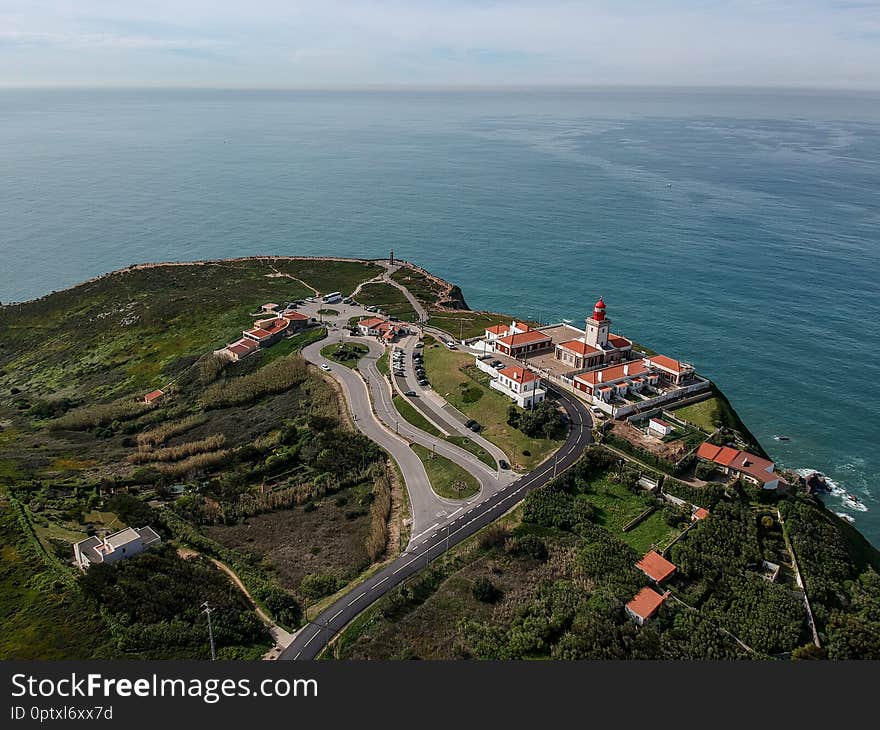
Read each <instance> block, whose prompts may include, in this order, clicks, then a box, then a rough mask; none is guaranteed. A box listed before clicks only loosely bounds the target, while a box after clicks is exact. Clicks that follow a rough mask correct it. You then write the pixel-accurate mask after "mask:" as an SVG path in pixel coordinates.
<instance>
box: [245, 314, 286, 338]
mask: <svg viewBox="0 0 880 730" xmlns="http://www.w3.org/2000/svg"><path fill="white" fill-rule="evenodd" d="M289 324H290V322H288V321H287V320H286V319H284V317H273V318H272V319H261V320H259V321H258V322H254V329H261V330H264V331H265V332H268V333H269V334H271V335H274V334H275V333H276V332H280V331H281V330H283V329H286V328H287V327H288V325H289Z"/></svg>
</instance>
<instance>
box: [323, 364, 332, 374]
mask: <svg viewBox="0 0 880 730" xmlns="http://www.w3.org/2000/svg"><path fill="white" fill-rule="evenodd" d="M321 370H323V371H324V372H325V373H329V372H330V366H329V365H321Z"/></svg>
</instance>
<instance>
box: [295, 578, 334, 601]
mask: <svg viewBox="0 0 880 730" xmlns="http://www.w3.org/2000/svg"><path fill="white" fill-rule="evenodd" d="M341 587H342V586H341V585H340V581H339V579H338V578H337V577H336V576H335V575H333V574H331V573H309V574H308V575H306V576H305V577H304V578H303V579H302V581H300V584H299V592H300V593H301V594H302V595H304V596H305V597H306V598H311V599H312V600H318V599H319V598H323V597H324V596H330V595H333V594H334V593H336V591H338V590H339V589H340V588H341Z"/></svg>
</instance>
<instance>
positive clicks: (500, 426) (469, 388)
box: [424, 337, 561, 469]
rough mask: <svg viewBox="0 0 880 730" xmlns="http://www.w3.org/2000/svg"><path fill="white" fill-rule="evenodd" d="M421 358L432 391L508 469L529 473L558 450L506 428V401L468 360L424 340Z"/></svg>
mask: <svg viewBox="0 0 880 730" xmlns="http://www.w3.org/2000/svg"><path fill="white" fill-rule="evenodd" d="M424 357H425V371H426V373H427V375H428V379H429V380H430V381H431V384H432V386H433V388H434V390H435V391H436V392H437V393H438V394H440V395H441V396H443V397H444V398H445V399H446V400H448V401H449V402H450V403H451V404H452V405H454V406H455V407H456V408H458V409H459V410H460V411H461V412H462V413H464V414H465V415H466V416H468V417H469V418H473V419H474V420H476V421H477V422H479V423H480V424H481V425H482V427H483V430H482V432H481V434H482V435H483V436H484V437H485V438H486V439H488V440H489V441H491V442H492V443H494V444H496V445H497V446H498V447H500V448H501V449H502V450H503V451H504V452H505V453H506V454H507V455H508V457H509V461H510V463H511V464H512V465H514V466H519V467H522V468H523V469H531V468H533V467H535V466H536V465H537V464H539V463H540V462H541V461H543V460H544V459H545V458H546V457H547V456H549V455H550V454H551V453H552V452H553V451H554V450H555V449H556V448H558V447H559V445H560V443H561V442H560V440H559V439H558V438H551V439H548V438H544V437H537V438H534V437H529V436H527V435H526V434H524V433H523V432H522V431H520V430H519V429H516V428H512V427H511V426H509V425H508V422H507V420H508V415H509V409H510V401H509V400H508V399H507V398H506V397H505V396H503V395H502V394H501V393H498V392H497V391H494V390H492V389H490V388H489V386H488V382H487V379H486V378H485V377H484V374H483V373H482V372H480V371H479V370H477V369H476V367H475V366H474V364H473V358H472V357H471V356H469V355H466V354H463V353H461V352H457V351H454V350H452V351H451V350H447V349H446V348H445V347H441V346H440V345H438V344H437V343H436V341H435V340H433V338H430V337H426V338H425V349H424Z"/></svg>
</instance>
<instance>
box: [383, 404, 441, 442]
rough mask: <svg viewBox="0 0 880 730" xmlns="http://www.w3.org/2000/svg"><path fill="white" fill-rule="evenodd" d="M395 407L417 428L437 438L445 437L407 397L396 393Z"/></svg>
mask: <svg viewBox="0 0 880 730" xmlns="http://www.w3.org/2000/svg"><path fill="white" fill-rule="evenodd" d="M394 407H395V408H396V409H397V411H398V413H400V415H401V416H403V418H404V420H406V421H408V422H409V423H411V424H412V425H413V426H415V427H416V428H420V429H421V430H422V431H424V432H425V433H429V434H431V435H432V436H436V437H437V438H443V434H442V433H440V431H438V430H437V427H436V426H434V424H433V423H431V422H430V421H429V420H428V419H427V418H425V417H424V415H422V412H421V411H419V410H417V409H416V408H415V407H414V406H413V405H412V404H411V403H410V402H409V401H408V400H406V398H403V397H401V396H399V395H395V396H394Z"/></svg>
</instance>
